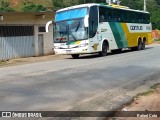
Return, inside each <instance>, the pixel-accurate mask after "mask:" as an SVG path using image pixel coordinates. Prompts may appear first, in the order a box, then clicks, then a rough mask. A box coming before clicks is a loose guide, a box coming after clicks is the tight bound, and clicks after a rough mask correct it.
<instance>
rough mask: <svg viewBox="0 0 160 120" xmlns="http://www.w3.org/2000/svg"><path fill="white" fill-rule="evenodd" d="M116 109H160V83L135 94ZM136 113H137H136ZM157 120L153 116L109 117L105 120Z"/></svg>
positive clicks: (134, 110)
mask: <svg viewBox="0 0 160 120" xmlns="http://www.w3.org/2000/svg"><path fill="white" fill-rule="evenodd" d="M116 111H131V112H132V111H133V112H136V111H160V83H158V84H155V85H153V86H151V87H150V89H149V90H148V91H146V92H142V93H139V94H137V95H136V96H135V97H134V99H133V101H131V102H129V103H127V104H125V105H123V106H122V107H121V108H119V109H118V110H116ZM137 114H138V113H137ZM146 119H147V120H155V119H156V120H158V118H156V117H155V118H153V117H139V118H138V117H128V118H127V117H111V118H107V119H106V120H146Z"/></svg>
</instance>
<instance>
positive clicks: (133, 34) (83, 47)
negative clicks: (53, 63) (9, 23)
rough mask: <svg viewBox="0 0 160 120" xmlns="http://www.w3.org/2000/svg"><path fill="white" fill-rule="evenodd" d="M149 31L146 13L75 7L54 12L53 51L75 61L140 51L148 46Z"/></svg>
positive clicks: (100, 6)
mask: <svg viewBox="0 0 160 120" xmlns="http://www.w3.org/2000/svg"><path fill="white" fill-rule="evenodd" d="M46 29H48V25H46ZM151 30H152V26H151V21H150V14H149V13H148V12H146V11H140V10H134V9H129V8H128V7H125V6H118V5H105V4H96V3H90V4H82V5H76V6H72V7H67V8H63V9H60V10H58V11H57V12H56V15H55V21H54V33H53V34H54V51H55V54H67V55H71V56H72V57H73V58H78V57H79V56H80V55H81V54H92V53H98V54H99V55H100V56H106V55H107V53H108V52H109V51H111V52H113V53H115V52H120V51H121V50H122V49H124V48H129V49H131V50H144V49H145V46H146V45H148V44H151V43H152V39H151Z"/></svg>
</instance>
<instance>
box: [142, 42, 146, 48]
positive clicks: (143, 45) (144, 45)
mask: <svg viewBox="0 0 160 120" xmlns="http://www.w3.org/2000/svg"><path fill="white" fill-rule="evenodd" d="M145 47H146V42H145V41H143V43H142V50H145Z"/></svg>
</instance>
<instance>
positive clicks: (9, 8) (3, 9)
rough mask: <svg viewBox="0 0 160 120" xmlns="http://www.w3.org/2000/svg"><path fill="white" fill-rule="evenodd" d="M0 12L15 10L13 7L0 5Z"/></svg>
mask: <svg viewBox="0 0 160 120" xmlns="http://www.w3.org/2000/svg"><path fill="white" fill-rule="evenodd" d="M0 12H15V10H14V9H13V8H11V7H0Z"/></svg>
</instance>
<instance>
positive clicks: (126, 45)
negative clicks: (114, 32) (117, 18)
mask: <svg viewBox="0 0 160 120" xmlns="http://www.w3.org/2000/svg"><path fill="white" fill-rule="evenodd" d="M116 26H117V28H118V32H119V34H120V38H121V42H122V44H123V48H127V47H128V43H127V39H126V36H125V32H124V30H123V28H122V25H121V23H116Z"/></svg>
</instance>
